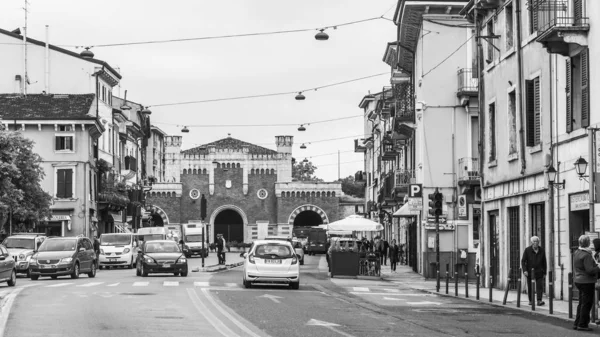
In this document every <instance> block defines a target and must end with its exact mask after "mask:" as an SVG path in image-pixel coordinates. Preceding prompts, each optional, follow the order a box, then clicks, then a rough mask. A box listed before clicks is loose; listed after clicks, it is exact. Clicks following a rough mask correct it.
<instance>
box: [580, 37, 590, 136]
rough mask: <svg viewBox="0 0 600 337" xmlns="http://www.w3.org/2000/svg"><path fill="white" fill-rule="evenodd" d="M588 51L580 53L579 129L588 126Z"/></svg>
mask: <svg viewBox="0 0 600 337" xmlns="http://www.w3.org/2000/svg"><path fill="white" fill-rule="evenodd" d="M589 60H590V57H589V49H588V48H585V49H584V50H583V51H582V52H581V127H583V128H587V127H588V126H590V81H589V77H590V67H589V66H590V63H589Z"/></svg>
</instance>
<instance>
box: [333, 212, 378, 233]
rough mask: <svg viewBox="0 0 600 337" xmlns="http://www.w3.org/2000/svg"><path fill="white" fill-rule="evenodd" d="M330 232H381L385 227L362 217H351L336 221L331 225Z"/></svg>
mask: <svg viewBox="0 0 600 337" xmlns="http://www.w3.org/2000/svg"><path fill="white" fill-rule="evenodd" d="M329 230H330V231H381V230H383V225H382V224H380V223H378V222H375V221H373V220H369V219H366V218H363V217H362V216H360V215H350V216H349V217H346V218H344V219H342V220H338V221H334V222H332V223H330V224H329Z"/></svg>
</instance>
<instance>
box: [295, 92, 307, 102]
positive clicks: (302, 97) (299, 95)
mask: <svg viewBox="0 0 600 337" xmlns="http://www.w3.org/2000/svg"><path fill="white" fill-rule="evenodd" d="M305 99H306V97H305V96H304V95H302V91H300V92H299V93H298V95H296V101H304V100H305Z"/></svg>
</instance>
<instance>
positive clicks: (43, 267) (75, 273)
mask: <svg viewBox="0 0 600 337" xmlns="http://www.w3.org/2000/svg"><path fill="white" fill-rule="evenodd" d="M96 266H97V257H96V253H95V252H94V246H93V245H92V242H91V241H90V239H88V238H86V237H83V236H78V237H49V238H47V239H46V240H44V242H43V243H42V245H41V246H40V248H39V249H38V251H37V252H36V253H35V254H33V256H32V257H31V259H30V260H29V277H30V278H31V279H32V280H37V279H39V278H40V276H50V277H51V278H53V279H55V278H57V277H59V276H63V275H70V276H71V278H73V279H76V278H79V275H80V274H82V273H86V274H87V275H88V277H96Z"/></svg>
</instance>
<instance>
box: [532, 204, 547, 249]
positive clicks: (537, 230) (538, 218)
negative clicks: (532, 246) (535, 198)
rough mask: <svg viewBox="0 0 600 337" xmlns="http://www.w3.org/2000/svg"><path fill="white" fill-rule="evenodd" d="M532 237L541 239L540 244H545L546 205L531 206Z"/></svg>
mask: <svg viewBox="0 0 600 337" xmlns="http://www.w3.org/2000/svg"><path fill="white" fill-rule="evenodd" d="M530 210H531V212H530V214H531V236H537V237H539V238H540V244H541V245H543V244H544V242H545V241H544V239H545V228H544V227H545V223H544V222H545V221H544V212H545V210H544V204H543V203H542V204H531V205H530Z"/></svg>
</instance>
